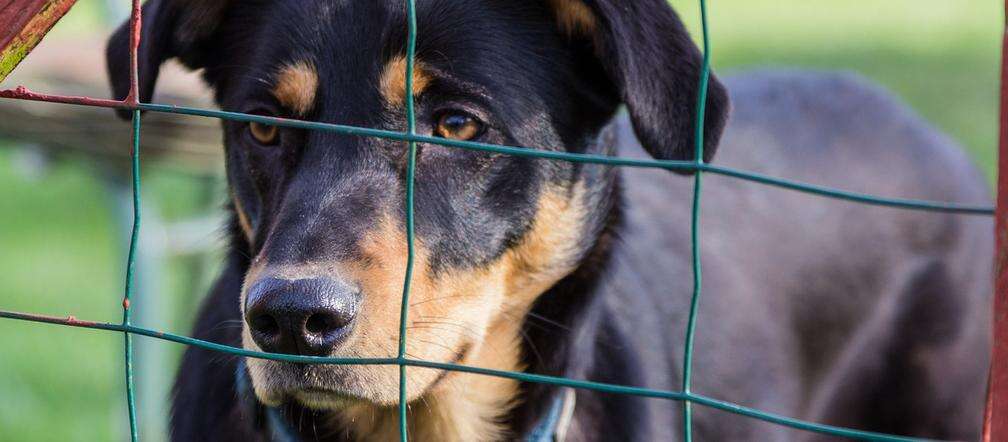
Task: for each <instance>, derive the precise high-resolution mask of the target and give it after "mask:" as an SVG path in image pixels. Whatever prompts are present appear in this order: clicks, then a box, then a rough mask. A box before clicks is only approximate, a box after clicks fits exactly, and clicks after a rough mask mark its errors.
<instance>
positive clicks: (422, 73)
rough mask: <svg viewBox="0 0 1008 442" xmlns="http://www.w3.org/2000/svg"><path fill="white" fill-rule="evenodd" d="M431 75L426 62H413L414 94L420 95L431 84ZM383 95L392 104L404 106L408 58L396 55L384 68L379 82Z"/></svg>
mask: <svg viewBox="0 0 1008 442" xmlns="http://www.w3.org/2000/svg"><path fill="white" fill-rule="evenodd" d="M430 82H431V76H430V73H429V72H428V71H427V68H426V67H425V65H424V63H423V62H421V61H419V60H417V61H416V62H414V64H413V95H414V96H415V95H420V94H421V93H423V91H424V89H427V86H429V85H430ZM378 87H379V88H380V90H381V94H382V97H385V101H386V102H387V103H388V104H389V105H391V106H402V105H403V103H404V102H405V100H406V58H405V57H403V56H396V57H394V58H392V60H390V61H389V62H388V63H387V64H386V65H385V68H384V69H382V73H381V80H380V81H379V83H378Z"/></svg>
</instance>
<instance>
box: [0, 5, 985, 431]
mask: <svg viewBox="0 0 1008 442" xmlns="http://www.w3.org/2000/svg"><path fill="white" fill-rule="evenodd" d="M405 2H406V11H407V28H408V34H407V42H406V43H407V44H406V74H405V75H406V79H405V90H406V91H407V93H406V94H404V95H405V109H406V118H407V130H406V131H405V132H396V131H388V130H381V129H373V128H365V127H356V126H346V125H340V124H333V123H323V122H315V121H303V120H297V119H288V118H280V117H270V116H263V115H252V114H244V113H237V112H228V111H221V110H213V109H198V108H191V107H184V106H174V105H165V104H157V103H142V102H140V101H139V100H138V97H139V95H138V93H137V91H138V88H137V84H138V78H137V75H138V72H137V48H138V46H139V43H140V41H139V40H140V34H139V29H140V25H141V8H140V0H133V9H132V15H131V19H130V26H131V39H130V45H131V46H130V81H131V85H130V92H129V94H128V96H127V97H126V98H125V99H124V100H122V101H115V100H102V99H94V98H89V97H72V96H60V95H47V94H39V93H35V92H32V91H30V90H28V89H27V88H24V87H18V88H16V89H14V90H6V91H0V97H2V98H10V99H22V100H35V101H47V102H53V103H63V104H75V105H85V106H97V107H108V108H118V109H128V110H131V111H132V131H133V138H132V152H131V160H132V161H131V168H132V190H133V209H134V211H133V229H132V236H131V240H130V246H129V253H128V257H127V267H126V268H127V270H126V281H125V294H124V297H123V320H122V322H121V323H119V324H114V323H104V322H91V321H83V320H79V319H76V318H74V317H72V316H69V317H66V318H58V317H50V316H42V315H35V314H29V313H20V312H11V311H3V310H0V318H6V319H13V320H22V321H31V322H37V323H48V324H57V325H62V326H70V327H79V328H85V329H95V330H105V331H111V332H118V333H122V334H123V336H124V357H125V381H126V382H125V383H126V396H127V407H128V413H129V422H130V436H131V439H132V440H133V441H137V440H139V432H138V422H137V418H136V404H135V399H134V386H133V379H134V370H133V361H132V359H133V358H132V337H133V336H134V335H139V336H145V337H149V338H154V339H159V340H164V341H168V342H175V343H178V344H182V345H186V346H192V347H199V348H203V349H207V350H211V351H216V352H220V353H226V354H231V355H236V356H244V357H250V358H259V359H267V360H274V361H285V362H295V363H302V364H338V365H375V366H378V365H381V366H398V367H399V404H398V407H399V424H398V425H399V434H400V439H401V440H402V441H407V440H408V433H407V428H408V421H407V416H408V412H407V411H408V405H409V404H408V401H407V394H406V392H407V377H406V370H407V367H418V368H432V369H439V370H448V371H456V372H463V373H472V374H477V375H483V376H496V377H501V378H507V379H513V380H516V381H521V382H529V383H538V384H548V385H553V386H558V387H569V388H575V389H584V390H594V391H598V392H605V393H616V394H625V395H635V396H641V397H648V398H655V399H664V400H673V401H680V402H682V403H683V436H684V439H685V440H687V441H691V440H692V438H693V419H692V410H693V405H694V404H696V405H700V406H703V407H708V408H712V409H717V410H722V411H726V412H730V413H734V414H738V415H741V416H747V417H750V418H754V419H759V420H762V421H766V422H770V423H774V424H778V425H783V426H787V427H791V428H795V429H799V430H805V431H810V432H816V433H820V434H827V435H833V436H840V437H846V438H854V439H863V440H878V441H910V440H917V439H914V438H910V437H903V436H898V435H888V434H880V433H875V432H868V431H861V430H855V429H850V428H842V427H837V426H831V425H823V424H818V423H813V422H807V421H803V420H799V419H795V418H791V417H786V416H781V415H778V414H774V413H769V412H765V411H762V410H758V409H754V408H750V407H745V406H741V405H738V404H734V403H731V402H727V401H723V400H719V399H714V398H711V397H708V396H705V395H701V394H697V393H694V392H693V391H692V390H691V378H692V371H693V367H692V365H693V364H692V361H693V356H694V353H695V352H694V345H693V344H694V337H695V335H696V332H697V326H698V324H697V316H698V315H697V312H698V309H699V304H700V299H701V292H702V268H701V263H700V225H701V223H700V204H701V195H702V191H703V175H704V174H705V173H712V174H717V175H722V176H727V177H731V178H735V179H740V180H746V181H751V182H755V183H760V184H763V185H768V186H776V187H781V188H784V189H789V190H793V191H798V192H804V193H808V194H812V195H818V196H821V197H826V198H833V199H838V200H846V201H853V202H857V203H861V204H870V205H877V206H885V207H892V208H896V209H908V210H921V211H934V212H946V213H957V214H962V215H979V216H992V215H993V214H994V208H993V207H986V206H974V205H964V204H955V203H946V202H939V201H925V200H914V199H900V198H883V197H879V196H875V195H868V194H862V193H855V192H848V191H843V190H839V189H833V188H828V187H822V186H816V185H811V184H806V183H801V182H796V181H790V180H785V179H780V178H776V177H771V176H766V175H762V174H757V173H752V172H748V171H744V170H737V169H732V168H726V167H721V166H715V165H710V164H707V163H705V162H704V161H703V142H704V141H703V127H704V117H705V112H706V109H705V104H706V102H707V84H708V80H709V78H710V55H711V46H710V38H709V30H708V23H707V4H706V3H707V2H706V0H699V3H700V14H701V17H700V18H701V26H702V32H703V35H702V41H703V44H702V45H703V66H702V69H701V74H700V77H699V78H698V79H697V81H699V83H700V88H699V90H700V93H699V94H698V98H697V103H696V108H695V113H696V114H695V137H694V139H695V143H696V145H695V152H696V155H695V157H694V159H693V160H692V161H668V160H652V159H631V158H620V157H613V156H605V155H593V154H575V153H567V152H555V151H546V150H538V149H535V148H530V147H523V146H504V145H496V144H486V143H479V142H472V141H458V140H449V139H444V138H436V137H430V136H424V135H418V134H417V133H416V118H415V113H414V97H413V94H412V93H410V92H411V91H412V90H413V87H412V84H413V71H414V65H415V52H416V41H417V34H418V30H417V23H416V2H415V0H405ZM141 111H149V112H161V113H170V114H182V115H194V116H202V117H209V118H217V119H222V120H233V121H244V122H257V123H263V124H270V125H275V126H281V127H290V128H297V129H305V130H319V131H329V132H335V133H342V134H347V135H357V136H364V137H373V138H381V139H386V140H394V141H401V142H404V143H405V144H406V147H407V169H406V170H407V174H406V183H405V184H406V198H405V199H406V201H405V207H406V241H407V250H408V252H407V253H408V256H407V266H406V275H405V278H404V281H403V291H402V304H401V310H400V323H399V339H398V353H397V356H396V357H394V358H333V357H313V356H300V355H290V354H278V353H264V352H256V351H251V350H246V349H243V348H236V347H231V346H227V345H222V344H218V343H214V342H208V341H203V340H199V339H194V338H191V337H187V336H181V335H177V334H172V333H166V332H162V331H156V330H152V329H148V328H144V327H139V326H135V325H133V324H132V323H131V315H130V312H131V308H130V307H131V306H130V299H131V296H132V294H133V279H134V269H135V264H136V262H135V261H136V249H137V247H138V238H139V232H140V227H141V202H140V185H141V178H140V130H141V118H142V116H141ZM417 143H429V144H437V145H442V146H446V147H453V148H459V149H468V150H473V151H482V152H494V153H500V154H506V155H515V156H524V157H531V158H540V159H546V160H554V161H569V162H575V163H588V164H603V165H609V166H619V167H633V168H657V169H665V170H676V171H692V172H695V174H694V177H693V180H694V181H693V199H692V208H691V226H690V228H691V232H690V240H691V255H692V271H693V293H692V299H691V302H690V311H689V317H688V322H687V324H686V342H685V345H684V354H683V378H682V389H681V391H667V390H655V389H648V388H642V387H636V386H629V385H614V384H607V383H600V382H592V381H586V380H578V379H570V378H563V377H555V376H546V375H539V374H534V373H526V372H512V371H501V370H493V369H487V368H481V367H473V366H467V365H461V364H451V363H441V362H434V361H425V360H418V359H413V358H410V357H407V355H406V342H407V336H406V329H407V327H406V324H407V323H408V315H409V295H410V286H411V281H412V276H413V261H414V241H415V240H414V197H413V193H414V185H415V172H416V151H417Z"/></svg>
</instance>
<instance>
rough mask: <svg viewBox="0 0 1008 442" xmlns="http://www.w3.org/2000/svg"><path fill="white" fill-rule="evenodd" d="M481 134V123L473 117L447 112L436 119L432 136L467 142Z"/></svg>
mask: <svg viewBox="0 0 1008 442" xmlns="http://www.w3.org/2000/svg"><path fill="white" fill-rule="evenodd" d="M481 133H483V123H482V122H480V121H479V120H477V119H476V117H473V116H472V115H467V114H464V113H459V112H448V113H445V114H444V115H442V116H441V117H440V118H438V122H437V126H435V127H434V134H435V135H437V136H439V137H442V138H448V139H450V140H460V141H467V140H471V139H473V138H476V137H478V136H479V135H480V134H481Z"/></svg>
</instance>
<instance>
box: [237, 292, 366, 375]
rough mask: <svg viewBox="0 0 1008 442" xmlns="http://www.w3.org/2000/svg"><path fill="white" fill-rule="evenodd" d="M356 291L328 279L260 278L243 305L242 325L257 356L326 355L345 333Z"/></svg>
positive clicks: (357, 296)
mask: <svg viewBox="0 0 1008 442" xmlns="http://www.w3.org/2000/svg"><path fill="white" fill-rule="evenodd" d="M359 303H360V290H358V289H356V288H354V287H352V286H350V285H348V284H346V283H342V282H340V281H336V280H333V279H329V278H313V279H298V280H286V279H277V278H266V279H262V280H260V281H258V282H256V283H255V284H253V285H252V287H250V288H249V291H248V293H247V295H246V300H245V322H246V323H247V324H248V327H249V332H250V334H251V335H252V339H253V340H254V341H255V343H256V344H258V345H259V347H260V348H262V349H263V351H267V352H270V353H287V354H296V355H305V356H327V355H329V354H331V353H332V351H333V349H334V348H335V347H336V346H337V345H338V344H339V343H340V342H341V341H342V340H343V339H344V338H346V336H347V335H348V334H349V333H350V330H351V324H352V322H353V319H354V317H355V316H356V315H357V308H358V304H359Z"/></svg>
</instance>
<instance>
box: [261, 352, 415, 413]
mask: <svg viewBox="0 0 1008 442" xmlns="http://www.w3.org/2000/svg"><path fill="white" fill-rule="evenodd" d="M247 364H248V368H249V374H250V375H251V376H250V377H251V380H252V387H253V390H254V391H255V394H256V397H257V398H258V399H259V402H261V403H262V404H264V405H267V406H270V407H276V406H280V405H283V404H287V403H297V404H299V405H301V406H304V407H306V408H309V409H312V410H318V411H334V410H343V409H347V408H350V407H353V406H358V405H373V406H376V407H389V406H392V405H395V404H396V401H398V398H399V394H398V390H396V389H395V388H392V387H395V386H397V385H398V379H390V382H389V385H387V386H384V387H388V388H381V387H383V386H382V385H376V384H381V382H368V381H367V380H365V379H366V378H370V377H371V376H367V375H368V374H371V375H374V374H377V373H361V372H359V371H357V370H355V368H357V367H342V366H324V365H303V364H292V363H287V362H276V361H264V360H251V359H250V360H248V362H247ZM392 381H394V382H392ZM393 384H395V385H393ZM385 390H389V391H385ZM392 390H396V391H392Z"/></svg>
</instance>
